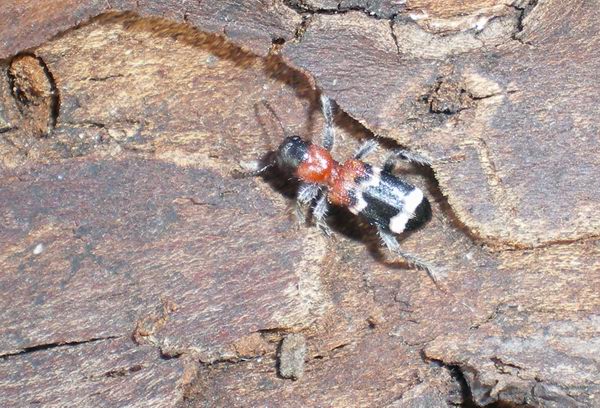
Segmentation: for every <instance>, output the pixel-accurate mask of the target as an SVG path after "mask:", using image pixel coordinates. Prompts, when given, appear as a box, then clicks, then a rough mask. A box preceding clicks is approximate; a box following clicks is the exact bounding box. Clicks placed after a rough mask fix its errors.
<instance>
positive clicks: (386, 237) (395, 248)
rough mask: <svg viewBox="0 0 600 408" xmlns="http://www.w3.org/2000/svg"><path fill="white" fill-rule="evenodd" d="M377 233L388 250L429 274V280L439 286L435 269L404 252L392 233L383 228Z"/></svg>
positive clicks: (379, 228) (378, 229)
mask: <svg viewBox="0 0 600 408" xmlns="http://www.w3.org/2000/svg"><path fill="white" fill-rule="evenodd" d="M377 232H378V233H379V236H380V237H381V240H382V241H383V244H384V245H385V246H386V247H387V249H389V250H390V251H391V252H393V253H395V254H396V255H399V256H400V257H402V258H404V259H405V260H406V261H407V262H408V263H409V264H411V265H413V266H415V267H417V268H419V269H421V270H423V271H425V272H427V275H429V278H430V279H431V280H432V281H433V283H434V284H435V285H436V286H438V281H437V278H436V277H435V275H434V273H433V269H432V268H431V267H430V266H429V265H428V264H427V263H425V262H423V261H421V260H420V259H419V258H417V257H416V256H414V255H412V254H410V253H408V252H404V251H402V250H401V249H400V244H399V243H398V240H397V239H396V237H395V236H394V234H392V233H391V232H389V231H386V230H384V229H382V228H381V227H378V228H377Z"/></svg>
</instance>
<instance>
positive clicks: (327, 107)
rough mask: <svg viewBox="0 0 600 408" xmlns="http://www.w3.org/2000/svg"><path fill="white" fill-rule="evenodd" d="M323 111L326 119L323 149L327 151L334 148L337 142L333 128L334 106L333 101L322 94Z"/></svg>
mask: <svg viewBox="0 0 600 408" xmlns="http://www.w3.org/2000/svg"><path fill="white" fill-rule="evenodd" d="M321 110H322V112H323V116H324V117H325V125H324V126H323V140H322V143H323V147H324V148H325V149H327V150H331V149H332V148H333V144H334V142H335V131H334V128H333V105H332V102H331V99H329V98H328V97H327V96H325V95H323V94H321Z"/></svg>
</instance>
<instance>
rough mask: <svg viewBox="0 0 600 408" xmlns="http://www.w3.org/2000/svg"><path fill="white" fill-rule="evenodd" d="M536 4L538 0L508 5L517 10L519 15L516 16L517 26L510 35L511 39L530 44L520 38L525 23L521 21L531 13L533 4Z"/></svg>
mask: <svg viewBox="0 0 600 408" xmlns="http://www.w3.org/2000/svg"><path fill="white" fill-rule="evenodd" d="M537 4H538V0H529V1H528V2H527V4H526V5H524V6H519V5H516V4H511V5H510V6H509V7H512V8H514V9H515V10H517V11H518V12H519V15H518V16H517V28H516V30H515V32H514V33H513V34H512V35H511V39H512V40H515V41H518V42H520V43H521V44H523V45H532V44H531V43H529V42H527V41H523V39H522V38H520V35H521V33H522V32H523V30H525V25H524V23H523V21H524V20H525V17H527V16H528V15H529V13H531V11H532V10H533V9H534V8H535V6H537Z"/></svg>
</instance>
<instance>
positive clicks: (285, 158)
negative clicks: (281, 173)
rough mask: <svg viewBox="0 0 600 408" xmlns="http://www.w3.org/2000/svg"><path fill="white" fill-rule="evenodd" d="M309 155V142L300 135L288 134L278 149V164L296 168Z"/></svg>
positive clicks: (285, 167)
mask: <svg viewBox="0 0 600 408" xmlns="http://www.w3.org/2000/svg"><path fill="white" fill-rule="evenodd" d="M307 157H308V143H307V142H305V141H304V140H302V139H301V138H300V136H288V137H286V138H285V139H284V140H283V142H282V143H281V144H280V145H279V148H278V149H277V165H278V166H279V167H281V168H283V169H288V170H293V169H296V168H297V167H298V166H299V165H300V163H302V162H303V161H304V160H306V158H307Z"/></svg>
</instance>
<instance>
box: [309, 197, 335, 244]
mask: <svg viewBox="0 0 600 408" xmlns="http://www.w3.org/2000/svg"><path fill="white" fill-rule="evenodd" d="M327 211H329V203H328V202H327V194H325V193H323V192H321V196H320V197H319V199H318V200H317V204H316V205H315V207H314V208H313V217H314V218H315V224H317V227H318V228H319V229H320V230H321V231H322V232H323V233H324V234H325V235H327V236H330V235H331V228H329V226H328V225H327V223H326V222H325V217H326V216H327Z"/></svg>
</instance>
